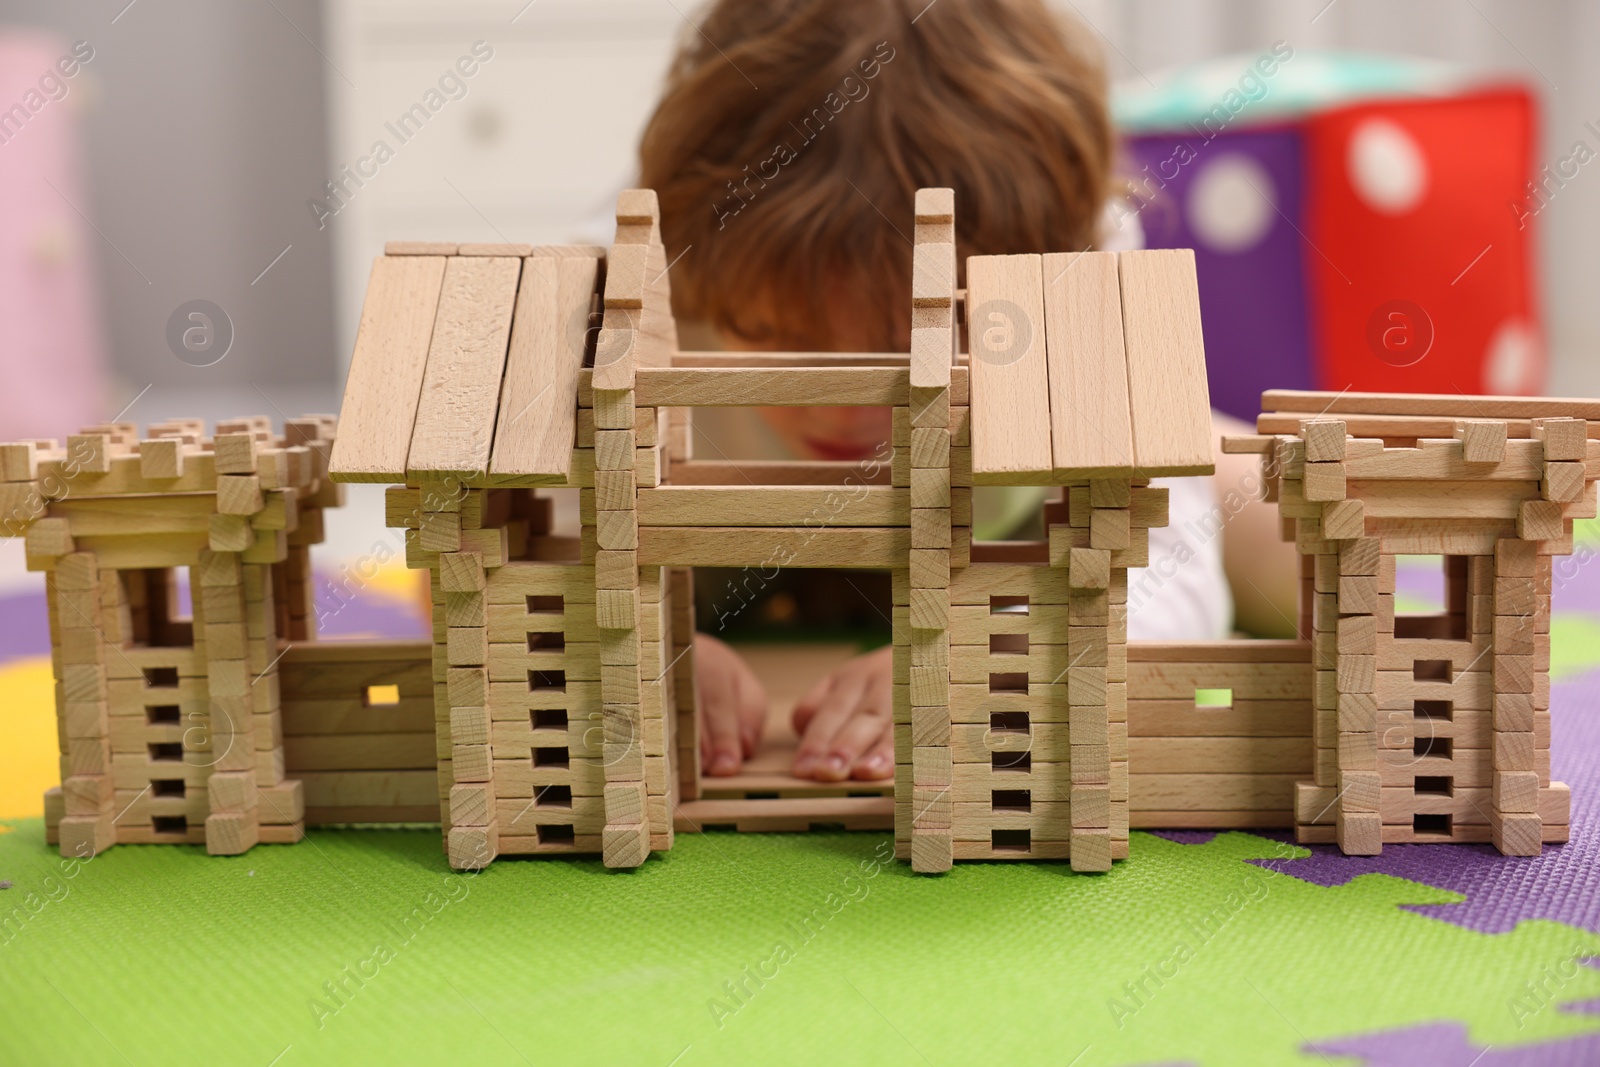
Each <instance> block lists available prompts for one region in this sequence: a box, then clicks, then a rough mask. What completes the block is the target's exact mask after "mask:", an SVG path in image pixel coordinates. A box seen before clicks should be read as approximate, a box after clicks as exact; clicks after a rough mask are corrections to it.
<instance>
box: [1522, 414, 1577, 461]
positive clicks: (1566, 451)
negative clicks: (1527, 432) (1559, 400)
mask: <svg viewBox="0 0 1600 1067" xmlns="http://www.w3.org/2000/svg"><path fill="white" fill-rule="evenodd" d="M1533 438H1534V440H1537V441H1543V442H1544V458H1545V461H1546V462H1550V461H1552V460H1582V459H1583V458H1584V456H1585V454H1586V450H1587V449H1588V444H1589V424H1588V422H1586V421H1585V420H1583V419H1568V418H1544V419H1535V420H1533Z"/></svg>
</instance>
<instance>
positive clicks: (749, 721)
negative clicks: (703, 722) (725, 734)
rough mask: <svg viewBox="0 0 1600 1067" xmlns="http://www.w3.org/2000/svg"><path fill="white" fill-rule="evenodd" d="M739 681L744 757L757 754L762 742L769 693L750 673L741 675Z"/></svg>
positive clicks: (740, 728) (741, 740)
mask: <svg viewBox="0 0 1600 1067" xmlns="http://www.w3.org/2000/svg"><path fill="white" fill-rule="evenodd" d="M738 683H739V693H738V702H739V741H740V743H741V744H742V745H743V746H744V758H745V759H749V758H750V757H752V756H754V755H755V754H756V748H757V746H759V745H760V744H761V730H762V728H763V727H765V726H766V724H767V694H766V691H765V690H763V689H762V688H761V683H760V682H758V681H756V680H755V678H753V677H751V676H749V675H743V674H742V675H741V676H740V677H739V679H738Z"/></svg>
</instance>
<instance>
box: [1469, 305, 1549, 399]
mask: <svg viewBox="0 0 1600 1067" xmlns="http://www.w3.org/2000/svg"><path fill="white" fill-rule="evenodd" d="M1543 363H1544V360H1543V358H1542V357H1541V354H1540V351H1539V339H1538V338H1537V337H1536V336H1534V333H1533V330H1532V328H1531V327H1529V325H1528V324H1527V323H1526V322H1524V321H1522V320H1521V319H1507V320H1506V321H1505V322H1502V323H1501V324H1500V327H1499V328H1498V329H1497V330H1495V332H1494V336H1493V337H1491V338H1490V339H1489V351H1488V354H1487V355H1486V356H1485V358H1484V361H1483V387H1484V388H1485V389H1486V390H1488V391H1489V392H1490V393H1498V394H1504V395H1507V396H1526V395H1529V394H1531V393H1535V392H1537V391H1538V388H1539V377H1540V371H1541V369H1542V367H1543Z"/></svg>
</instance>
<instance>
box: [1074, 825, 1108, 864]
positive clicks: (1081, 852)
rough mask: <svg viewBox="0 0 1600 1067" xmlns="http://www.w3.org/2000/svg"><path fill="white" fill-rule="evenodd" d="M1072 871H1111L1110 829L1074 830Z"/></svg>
mask: <svg viewBox="0 0 1600 1067" xmlns="http://www.w3.org/2000/svg"><path fill="white" fill-rule="evenodd" d="M1071 860H1072V869H1073V870H1074V871H1080V872H1084V873H1088V872H1091V871H1109V870H1110V869H1111V831H1110V830H1109V829H1104V830H1102V829H1083V830H1080V829H1077V828H1076V827H1075V828H1073V830H1072V851H1071Z"/></svg>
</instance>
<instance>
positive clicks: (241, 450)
mask: <svg viewBox="0 0 1600 1067" xmlns="http://www.w3.org/2000/svg"><path fill="white" fill-rule="evenodd" d="M211 448H212V451H213V453H214V454H215V456H216V471H217V473H218V474H255V473H256V437H255V434H253V433H219V434H217V435H216V437H214V438H212V442H211Z"/></svg>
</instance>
